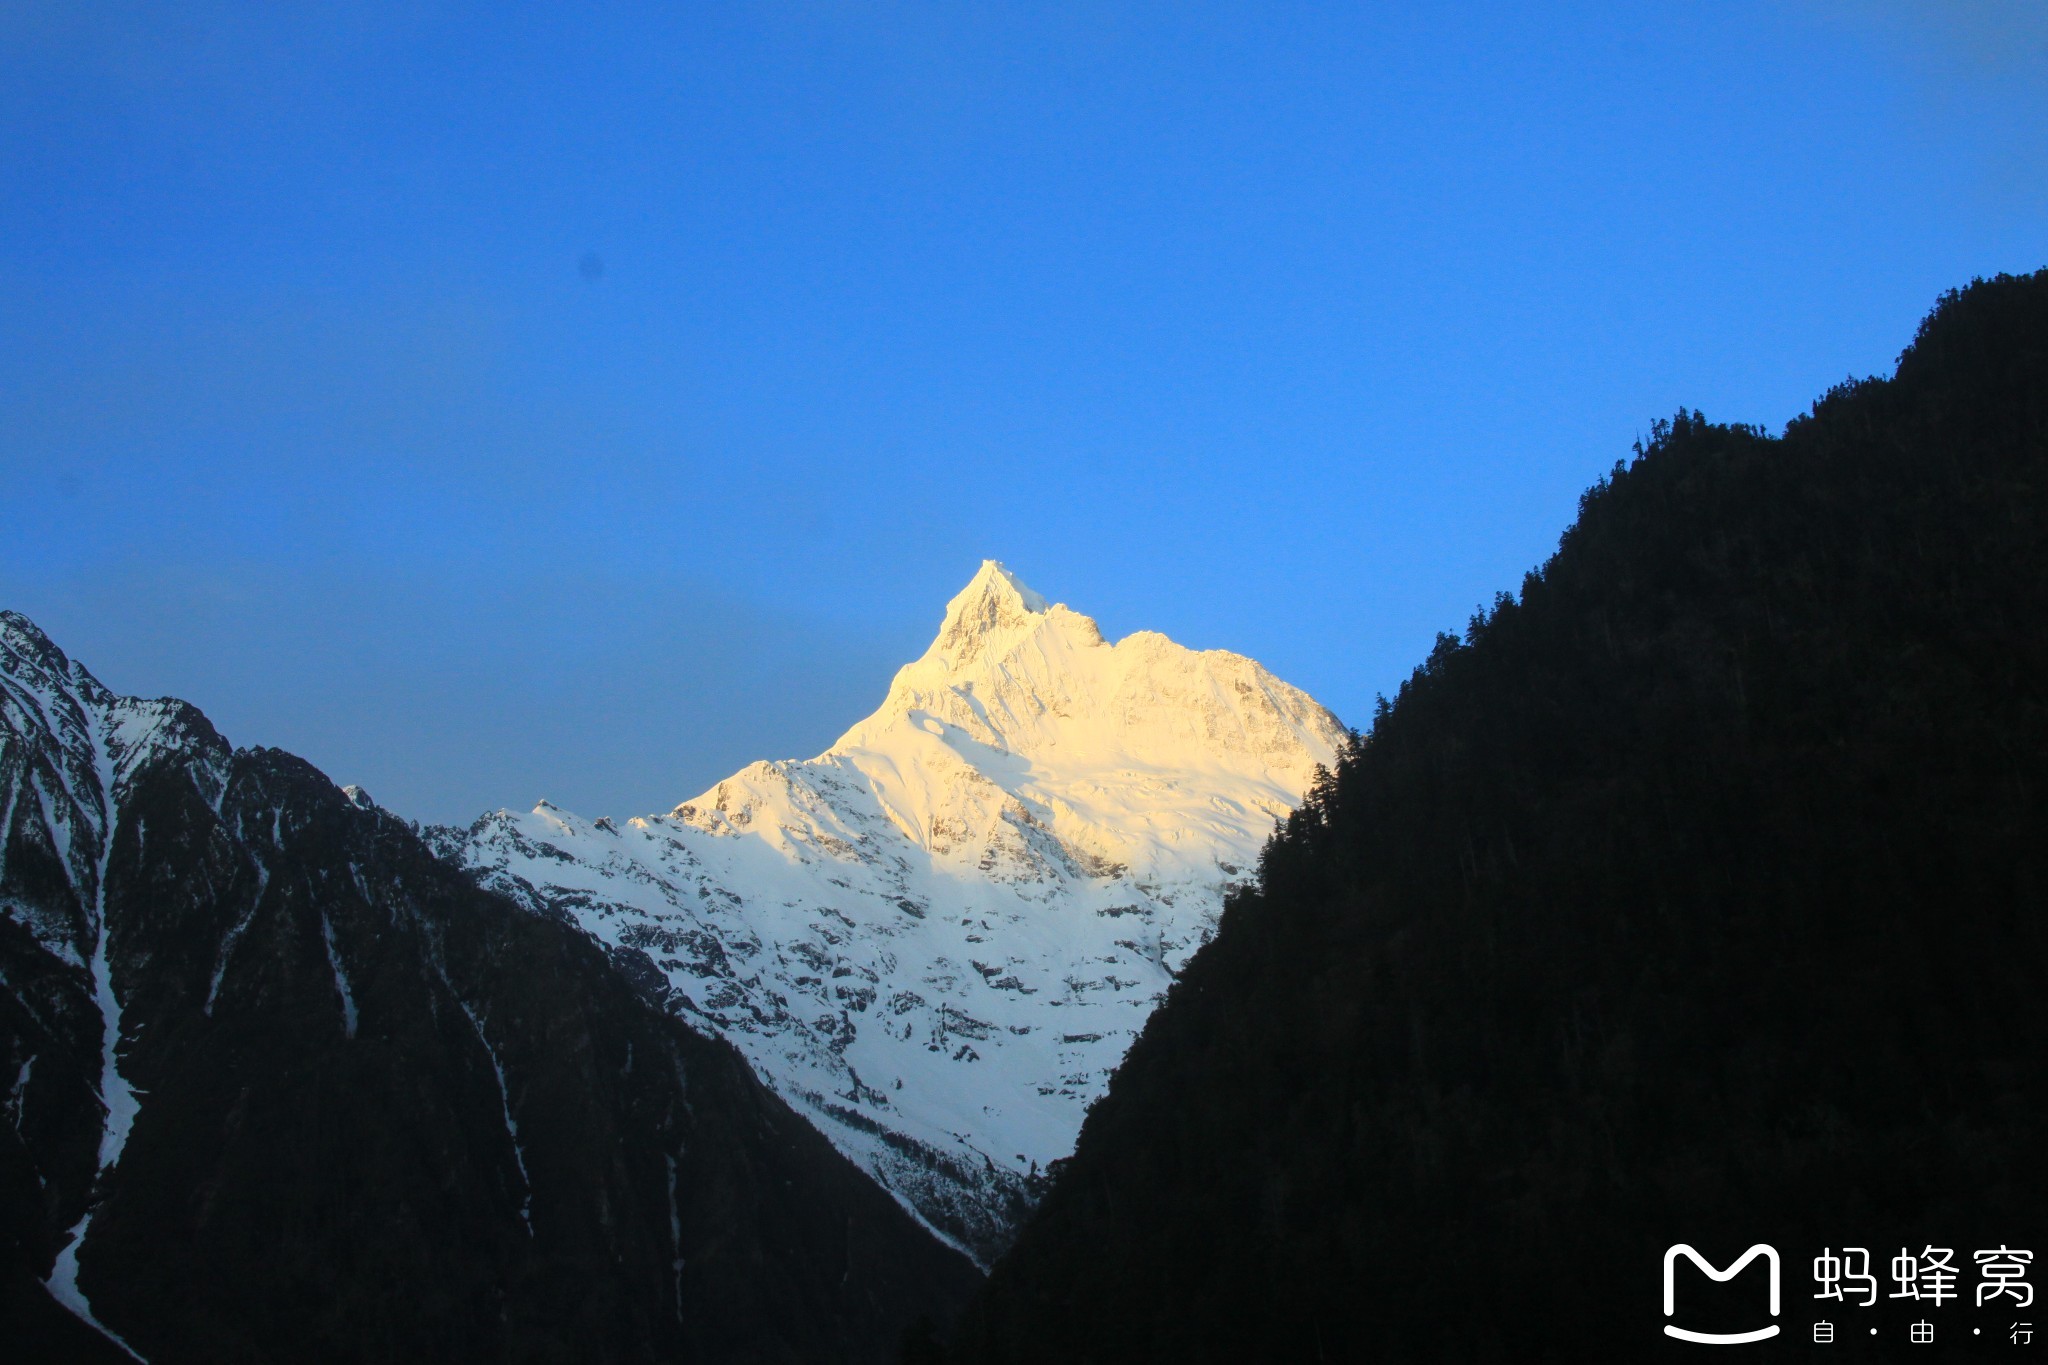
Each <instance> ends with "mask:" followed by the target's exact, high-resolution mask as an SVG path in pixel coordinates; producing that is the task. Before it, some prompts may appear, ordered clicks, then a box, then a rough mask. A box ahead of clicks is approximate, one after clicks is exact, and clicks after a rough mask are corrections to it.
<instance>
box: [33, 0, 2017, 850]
mask: <svg viewBox="0 0 2048 1365" xmlns="http://www.w3.org/2000/svg"><path fill="white" fill-rule="evenodd" d="M172 8H175V9H176V10H177V13H176V14H171V13H169V12H167V11H169V10H170V9H172ZM2043 264H2048V5H2043V4H2041V3H2039V0H1940V2H1937V0H1927V2H1926V3H1912V2H1909V0H1891V2H1889V3H1886V2H1883V0H1772V2H1767V3H1758V2H1755V0H1702V2H1701V3H1690V4H1656V3H1651V4H1638V3H1619V2H1618V0H1617V2H1616V3H1610V4H1603V5H1569V4H1549V3H1546V4H1528V3H1470V4H1456V3H1447V4H1428V5H1405V4H1402V5H1396V4H1338V3H1319V4H1290V3H1280V2H1277V0H1259V2H1258V3H1246V4H1203V3H1193V2H1192V0H1188V2H1183V3H1161V4H1087V3H1074V4H1052V3H1044V4H1002V3H967V2H966V0H962V2H961V3H949V4H906V3H886V2H883V0H876V2H875V3H824V2H821V3H745V2H744V0H733V3H692V4H662V5H654V4H649V5H645V6H638V5H631V4H623V5H621V4H583V3H579V4H573V5H571V4H561V5H555V6H547V7H540V6H519V7H509V6H502V5H489V6H486V5H470V4H461V3H433V0H408V3H406V4H403V5H380V4H367V5H342V4H318V5H312V4H304V5H300V4H287V5H282V6H280V5H275V4H254V3H249V4H241V3H204V0H201V3H195V4H190V5H180V6H177V7H166V6H158V5H145V4H141V3H123V4H115V3H99V2H97V0H52V2H51V3H42V2H40V0H30V3H27V4H22V3H11V4H4V5H0V605H5V606H10V607H13V608H15V609H17V610H21V611H24V612H26V613H28V614H29V615H30V616H31V617H33V618H35V619H36V620H37V621H39V622H40V623H41V624H42V625H43V626H44V627H45V628H46V629H47V630H49V631H50V632H51V633H52V634H53V635H54V636H55V637H56V638H57V640H58V642H59V643H60V644H62V645H64V646H65V647H66V648H67V649H69V650H70V651H71V652H72V653H74V654H76V655H78V656H79V657H81V658H82V659H84V660H85V661H86V662H87V663H88V665H90V666H91V667H93V668H94V669H95V670H97V671H98V672H99V673H100V675H101V676H102V677H103V678H104V679H105V680H106V681H107V682H108V683H109V684H111V685H112V686H114V687H116V688H117V689H119V690H123V691H131V692H141V693H144V694H147V695H158V694H166V693H168V694H175V695H180V696H184V697H187V698H189V699H190V700H193V701H195V702H197V703H198V704H199V705H200V706H201V707H203V708H204V709H205V710H206V711H207V712H208V713H209V714H210V715H211V716H213V718H214V719H215V721H216V723H217V724H219V725H220V726H221V728H222V729H223V730H224V731H225V732H226V733H227V734H228V736H229V737H230V738H231V739H233V740H235V741H236V742H237V743H241V744H275V745H280V746H283V747H286V748H290V749H293V750H296V751H298V752H299V753H302V754H304V755H305V756H307V757H308V758H310V759H312V760H313V761H314V762H316V763H318V764H320V765H321V766H322V767H323V768H324V769H325V770H326V771H327V772H328V773H329V774H330V775H332V776H333V777H334V778H336V779H337V780H338V781H344V782H348V781H354V782H360V783H362V784H364V785H365V786H367V787H368V788H369V789H370V790H371V792H372V793H373V794H374V795H376V796H377V797H378V798H379V799H380V800H382V801H383V802H384V803H385V804H386V805H388V806H390V807H392V808H393V809H395V810H398V811H400V812H401V813H403V814H408V815H413V816H417V817H420V818H427V819H460V820H464V821H466V820H467V819H469V818H470V817H471V816H473V815H475V814H476V813H478V812H480V811H482V810H484V809H486V808H491V807H496V806H499V805H513V806H523V805H526V804H528V803H530V802H531V801H533V800H534V799H535V798H537V797H540V796H543V795H545V796H548V797H550V798H552V799H554V800H556V801H558V802H560V803H561V804H563V805H566V806H569V807H571V808H572V809H576V810H580V811H582V812H583V813H585V814H587V815H592V816H595V815H598V814H606V813H609V814H613V815H627V814H634V813H638V812H641V811H645V810H652V809H663V808H666V807H668V806H670V805H673V804H674V803H675V802H677V801H679V800H682V799H684V798H686V797H689V796H692V795H694V794H695V793H696V792H697V791H699V790H701V789H702V788H704V787H705V786H708V785H709V784H710V783H711V782H712V781H714V780H716V779H717V778H719V777H721V776H723V775H724V774H725V773H727V772H729V771H730V770H732V769H734V768H736V767H738V766H739V765H740V764H742V763H743V762H745V761H747V760H749V759H752V758H758V757H786V756H803V755H808V754H810V753H813V752H815V751H817V750H818V749H820V748H822V747H824V746H825V745H826V744H827V743H829V742H830V741H831V740H832V739H833V738H834V737H835V736H836V735H837V733H838V732H839V730H840V729H842V728H843V727H844V726H845V725H847V724H848V723H850V722H851V721H852V720H854V719H856V718H857V717H858V716H860V715H862V714H864V713H865V712H866V711H867V710H869V709H870V708H871V707H872V706H873V705H874V704H875V703H876V702H878V701H879V700H880V698H881V696H882V693H883V691H884V689H885V687H886V684H887V681H888V678H889V674H890V673H891V671H892V670H893V668H894V667H895V666H896V665H897V664H899V663H901V662H903V661H905V660H907V659H909V658H911V657H913V656H915V655H916V654H917V653H918V652H919V651H921V650H922V648H923V647H924V645H925V643H926V642H927V640H928V639H929V637H930V635H931V633H932V631H933V629H934V628H935V627H936V625H937V622H938V617H939V612H940V610H941V607H942V605H943V603H944V601H945V599H946V598H947V597H948V596H950V595H951V594H952V593H953V592H954V591H955V590H957V589H958V588H959V587H960V586H961V585H962V584H963V583H965V581H966V580H967V578H968V577H969V576H970V575H971V574H972V573H973V571H974V569H975V567H976V565H977V564H978V563H979V561H980V560H981V559H982V558H983V557H984V556H987V557H993V558H999V559H1002V560H1004V561H1005V562H1006V563H1008V564H1009V565H1010V567H1011V568H1012V569H1014V570H1015V571H1016V572H1017V573H1018V574H1019V576H1020V577H1022V578H1023V579H1024V580H1025V581H1026V582H1028V583H1030V584H1032V585H1033V586H1034V587H1036V588H1038V589H1039V590H1040V591H1042V592H1044V593H1045V594H1046V595H1047V596H1049V597H1051V598H1054V599H1056V600H1062V601H1065V602H1067V603H1069V604H1070V605H1072V606H1074V607H1076V608H1077V609H1080V610H1083V611H1086V612H1089V613H1090V614H1092V615H1095V616H1096V617H1098V619H1100V621H1101V622H1102V625H1103V627H1104V629H1105V630H1106V631H1108V632H1109V633H1110V634H1111V635H1112V636H1115V635H1120V634H1123V633H1125V632H1128V631H1131V630H1134V629H1139V628H1152V629H1158V630H1163V631H1165V632H1166V633H1167V634H1169V635H1171V636H1173V637H1174V638H1175V639H1178V640H1180V641H1182V642H1183V643H1186V644H1190V645H1195V646H1201V647H1221V648H1228V649H1234V650H1237V651H1240V652H1242V653H1246V654H1250V655H1252V656H1253V657H1255V658H1258V659H1260V660H1261V661H1263V662H1265V663H1266V664H1267V665H1268V666H1270V667H1271V668H1272V669H1273V670H1274V671H1275V672H1277V673H1279V674H1280V675H1281V676H1282V677H1284V678H1287V679H1288V680H1289V681H1292V682H1294V683H1296V684H1298V685H1300V686H1302V687H1304V688H1306V689H1307V690H1309V691H1310V692H1311V693H1313V694H1314V695H1316V696H1317V697H1319V698H1320V699H1322V700H1323V701H1324V702H1326V703H1327V704H1328V705H1330V706H1331V707H1332V708H1334V709H1335V710H1336V711H1337V712H1338V714H1339V715H1340V716H1343V717H1344V718H1345V719H1347V720H1350V721H1353V722H1362V721H1364V720H1365V719H1366V718H1367V717H1368V716H1369V714H1370V709H1371V705H1372V699H1373V696H1374V694H1375V693H1377V692H1381V691H1389V692H1391V691H1392V690H1393V689H1394V688H1395V687H1396V686H1397V685H1398V684H1399V682H1400V680H1401V678H1402V677H1404V676H1405V675H1406V673H1407V672H1408V670H1409V669H1410V668H1411V667H1412V666H1413V664H1414V663H1415V662H1416V661H1418V660H1419V659H1420V658H1421V656H1422V655H1423V654H1424V653H1425V652H1426V650H1427V649H1428V646H1429V642H1430V639H1431V637H1432V635H1433V634H1434V632H1435V631H1437V630H1439V629H1442V628H1457V627H1458V626H1460V625H1461V624H1462V622H1463V621H1464V620H1465V618H1466V617H1467V615H1469V613H1470V612H1471V610H1472V609H1473V607H1474V606H1475V605H1476V604H1478V603H1480V602H1482V601H1487V600H1490V598H1491V597H1492V595H1493V593H1494V592H1495V590H1497V589H1499V588H1504V587H1505V588H1512V587H1514V586H1515V585H1517V584H1518V583H1519V581H1520V578H1521V575H1522V573H1523V571H1524V570H1525V569H1527V568H1528V567H1529V566H1531V565H1532V564H1534V563H1536V562H1538V561H1540V560H1541V559H1542V558H1544V557H1545V556H1546V555H1547V554H1548V553H1549V552H1550V551H1551V550H1552V549H1553V548H1554V546H1555V544H1556V540H1557V535H1558V532H1559V531H1560V530H1561V529H1562V528H1563V526H1564V525H1565V524H1566V522H1567V521H1568V520H1569V519H1570V517H1571V516H1572V513H1573V511H1574V508H1575V506H1576V501H1577V498H1578V495H1579V493H1580V491H1581V490H1582V489H1583V488H1584V487H1585V486H1586V485H1587V484H1589V483H1590V482H1592V481H1593V480H1594V479H1595V478H1596V477H1598V476H1599V474H1600V473H1601V471H1602V470H1604V469H1605V468H1607V467H1608V466H1610V465H1611V464H1612V463H1613V462H1614V461H1615V459H1617V458H1618V457H1621V456H1624V455H1626V454H1627V453H1628V450H1629V447H1630V444H1631V442H1632V441H1633V440H1634V439H1635V438H1636V437H1637V436H1638V435H1639V434H1641V433H1643V432H1645V431H1646V430H1647V428H1648V425H1649V423H1650V421H1651V420H1652V419H1653V418H1656V417H1659V416H1666V415H1669V414H1670V413H1671V412H1672V411H1673V410H1674V409H1675V408H1677V407H1679V406H1680V405H1684V406H1687V407H1696V408H1701V409H1704V410H1705V412H1706V413H1707V415H1708V416H1709V417H1711V418H1715V419H1719V420H1739V421H1748V422H1756V423H1761V424H1763V425H1765V426H1767V427H1771V428H1773V429H1775V428H1776V427H1778V426H1780V425H1781V424H1782V423H1784V421H1785V420H1786V419H1787V418H1789V417H1791V416H1793V415H1794V414H1795V413H1797V412H1799V411H1801V410H1803V409H1804V408H1805V407H1806V406H1807V405H1808V404H1809V403H1810V402H1811V400H1812V399H1813V398H1814V397H1815V396H1816V395H1817V394H1818V393H1819V392H1820V391H1821V390H1822V389H1824V388H1825V387H1827V386H1828V385H1830V384H1832V383H1834V382H1836V381H1838V380H1840V379H1842V378H1844V377H1845V376H1848V375H1851V374H1855V375H1861V374H1868V373H1872V372H1882V371H1885V370H1887V369H1888V368H1889V366H1890V365H1891V363H1892V361H1893V360H1894V358H1895V357H1896V355H1897V353H1898V351H1899V349H1900V348H1901V346H1903V345H1904V343H1905V342H1906V341H1907V339H1908V338H1909V337H1910V336H1911V334H1912V330H1913V327H1914V325H1915V323H1916V322H1917V321H1918V319H1919V318H1920V316H1921V315H1922V314H1923V313H1924V312H1925V311H1926V310H1927V308H1928V307H1929V306H1930V305H1931V304H1932V303H1933V301H1934V299H1935V297H1936V295H1937V294H1938V293H1939V292H1940V291H1941V290H1943V289H1945V288H1947V287H1950V286H1952V285H1957V284H1961V283H1963V282H1965V281H1967V280H1968V279H1969V278H1970V277H1972V276H1973V275H1979V274H1993V273H1996V272H1998V271H2002V270H2005V271H2022V270H2030V269H2034V268H2037V267H2040V266H2041V265H2043Z"/></svg>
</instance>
